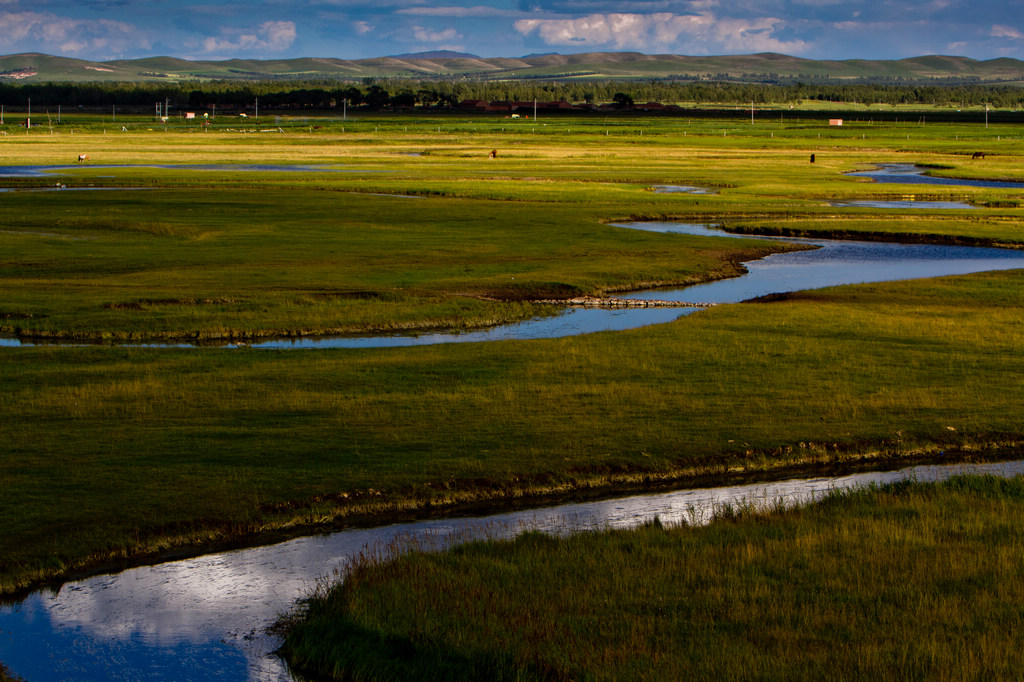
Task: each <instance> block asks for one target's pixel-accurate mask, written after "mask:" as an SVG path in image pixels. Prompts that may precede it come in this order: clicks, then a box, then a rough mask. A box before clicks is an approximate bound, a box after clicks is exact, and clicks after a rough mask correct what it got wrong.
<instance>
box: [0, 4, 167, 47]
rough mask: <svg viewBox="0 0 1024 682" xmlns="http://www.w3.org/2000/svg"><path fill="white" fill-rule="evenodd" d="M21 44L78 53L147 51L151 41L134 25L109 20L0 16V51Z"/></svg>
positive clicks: (18, 14) (46, 15) (35, 14)
mask: <svg viewBox="0 0 1024 682" xmlns="http://www.w3.org/2000/svg"><path fill="white" fill-rule="evenodd" d="M21 41H28V42H31V44H32V45H31V48H30V49H32V50H33V51H46V52H59V53H61V54H77V53H80V52H84V51H86V50H103V49H109V50H110V51H111V52H119V51H123V50H125V49H129V48H130V49H148V48H149V41H148V40H147V39H146V37H145V36H144V34H143V33H142V32H140V31H139V29H138V28H136V27H135V26H133V25H131V24H128V23H125V22H122V21H110V20H109V19H100V20H95V19H72V18H69V17H61V16H58V15H56V14H53V13H51V12H5V13H0V48H2V49H10V48H13V47H15V46H17V45H18V44H19V43H20V42H21Z"/></svg>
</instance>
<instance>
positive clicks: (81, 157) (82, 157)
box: [78, 154, 89, 163]
mask: <svg viewBox="0 0 1024 682" xmlns="http://www.w3.org/2000/svg"><path fill="white" fill-rule="evenodd" d="M88 160H89V155H88V154H79V155H78V163H85V162H86V161H88Z"/></svg>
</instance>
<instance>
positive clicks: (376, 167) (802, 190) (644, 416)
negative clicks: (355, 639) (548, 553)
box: [0, 118, 1024, 592]
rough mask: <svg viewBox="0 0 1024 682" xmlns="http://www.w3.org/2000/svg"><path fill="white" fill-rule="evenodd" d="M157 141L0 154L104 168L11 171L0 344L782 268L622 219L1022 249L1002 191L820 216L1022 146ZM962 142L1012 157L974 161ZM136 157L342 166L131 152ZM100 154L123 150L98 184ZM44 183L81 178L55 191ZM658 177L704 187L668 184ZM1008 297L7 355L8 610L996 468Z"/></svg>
mask: <svg viewBox="0 0 1024 682" xmlns="http://www.w3.org/2000/svg"><path fill="white" fill-rule="evenodd" d="M93 125H94V126H95V125H97V124H95V123H94V124H93ZM143 125H146V124H144V123H139V124H138V125H134V124H131V123H129V126H128V127H129V131H128V132H124V133H122V132H116V131H109V132H108V133H104V132H103V131H102V130H100V129H96V128H91V129H86V130H79V131H77V132H75V133H74V134H73V135H72V134H70V133H68V132H66V131H64V130H63V129H62V130H61V131H57V132H56V133H55V134H52V135H38V134H37V131H35V130H32V131H31V132H30V133H28V134H25V135H22V136H13V135H11V136H8V137H7V138H5V139H4V142H3V144H2V145H0V165H4V164H16V163H64V164H67V163H68V162H69V160H70V159H71V158H74V157H73V156H72V153H74V155H77V153H80V152H89V153H90V155H91V156H92V163H93V164H95V166H82V167H75V168H71V169H68V170H64V171H61V172H60V173H59V174H58V175H55V176H46V177H29V178H11V179H9V180H8V179H4V180H2V181H0V184H2V185H4V186H5V188H12V189H21V190H25V189H29V188H35V189H36V190H38V191H10V192H3V193H0V254H2V255H0V266H2V267H0V332H2V333H4V334H7V335H18V336H22V337H24V338H37V339H38V338H57V339H73V340H89V341H104V340H105V341H111V340H123V339H131V340H154V339H198V340H203V339H227V338H231V339H239V338H241V339H249V338H260V337H264V336H269V335H291V336H300V335H315V334H322V333H355V332H361V333H362V332H368V331H369V332H375V331H393V330H428V329H436V328H440V327H443V328H449V329H452V328H454V329H465V328H470V327H476V326H482V325H488V324H494V323H498V322H505V321H510V320H518V319H524V318H526V317H530V316H532V315H536V314H544V313H545V312H546V311H548V310H549V309H548V308H542V307H541V306H539V305H537V304H535V303H533V300H534V299H536V298H538V297H545V298H547V297H552V296H554V297H559V296H568V295H575V294H580V293H587V294H603V293H607V292H612V291H619V290H624V289H632V288H637V287H644V286H651V285H654V284H662V283H663V284H668V283H674V284H677V283H685V282H694V281H702V280H706V279H709V278H714V277H721V276H724V275H726V274H730V273H734V272H736V271H737V261H739V260H741V259H744V258H749V257H752V256H756V255H760V254H763V253H765V252H766V250H769V249H777V248H782V247H779V246H772V245H767V244H765V243H764V242H753V241H749V240H746V241H743V240H731V239H719V238H698V237H684V236H680V235H665V234H654V233H644V232H639V231H635V230H625V229H620V228H616V227H613V226H611V225H609V224H608V223H609V222H613V221H616V220H621V219H628V218H630V217H637V218H653V217H657V218H678V219H686V220H693V221H700V222H717V223H725V224H726V225H729V226H731V227H736V228H738V229H748V230H752V231H762V232H764V231H768V232H770V231H773V230H775V231H780V232H781V231H790V232H799V233H804V232H816V233H822V232H825V233H828V232H830V231H842V232H844V233H849V234H864V233H870V234H872V235H889V236H895V235H911V236H913V237H914V238H917V239H921V240H929V241H934V240H937V241H965V240H974V241H977V242H981V243H1003V244H1008V245H1012V246H1019V245H1020V244H1021V243H1022V242H1024V239H1022V237H1021V234H1020V229H1019V225H1020V221H1021V217H1022V214H1021V211H1022V209H1021V208H1019V207H1018V206H1017V204H1016V203H1015V202H1017V201H1018V200H1019V198H1020V192H1019V190H991V189H969V188H929V189H927V190H926V191H927V192H928V193H929V195H933V194H938V195H940V196H942V197H947V198H949V197H953V196H956V197H958V198H963V197H964V196H966V197H967V198H969V199H971V200H973V201H975V202H976V203H977V204H978V205H983V206H985V208H983V209H978V210H963V211H923V210H912V211H908V212H905V213H899V214H898V215H889V214H886V213H885V212H883V211H878V210H870V209H842V210H841V209H836V208H833V207H831V206H829V205H828V204H827V202H826V200H827V199H832V198H842V199H856V198H877V197H878V196H879V195H880V194H884V193H891V192H893V191H894V190H892V189H891V188H889V189H880V188H879V187H878V186H876V185H872V184H870V183H865V182H862V181H859V180H856V179H852V178H850V177H848V176H845V175H844V174H843V172H844V171H848V170H851V169H854V168H859V167H863V166H865V165H868V164H870V163H874V162H888V161H903V162H918V163H929V164H931V165H933V166H942V167H943V168H944V171H943V172H945V173H948V174H954V175H957V174H958V175H961V176H973V175H981V174H986V175H987V176H989V177H1014V174H1015V173H1018V170H1017V167H1018V165H1019V164H1018V163H1017V159H1019V156H1020V154H1021V152H1022V151H1024V147H1022V143H1021V141H1020V140H1019V139H1017V138H1016V137H1014V136H1015V135H1017V133H1018V132H1019V131H1016V130H1014V129H1009V128H1006V129H999V130H998V131H997V130H994V129H993V130H989V129H985V128H980V127H978V126H975V127H970V126H952V127H951V126H928V127H926V128H925V127H916V128H906V127H904V126H888V127H883V126H881V125H874V124H872V125H867V124H865V125H863V126H862V127H861V128H857V127H856V126H853V125H851V126H849V127H844V128H843V129H840V130H832V129H829V128H822V127H820V126H819V127H813V126H809V125H806V124H799V125H795V126H793V125H788V124H783V123H781V122H780V123H779V124H777V125H776V124H774V123H772V124H769V123H760V122H759V124H758V125H756V126H747V127H745V128H740V127H738V126H737V123H736V122H735V121H733V122H731V123H730V124H729V125H730V126H733V127H731V128H727V129H723V128H722V126H723V125H724V123H723V122H720V121H719V122H716V121H704V120H702V121H699V122H692V121H685V120H661V119H657V120H655V119H652V120H649V121H648V120H645V119H639V118H638V119H630V120H628V121H622V120H614V121H596V120H593V119H587V120H576V121H574V120H572V119H560V120H559V121H557V123H556V122H551V123H535V124H534V125H532V126H531V127H529V128H527V127H525V126H523V125H521V124H519V123H513V122H511V121H506V120H500V119H499V120H483V119H455V118H445V119H443V120H433V119H431V120H416V119H404V120H403V119H401V118H387V119H381V120H364V121H357V122H339V121H332V122H329V123H325V124H324V125H322V126H321V127H320V128H315V127H314V126H311V125H310V126H307V125H299V124H298V123H288V122H285V121H282V128H281V129H282V130H283V131H284V132H276V131H274V132H269V133H266V134H256V133H251V134H250V133H247V132H246V133H243V132H239V131H234V132H231V131H228V130H220V131H218V130H213V131H211V132H209V133H203V132H200V131H199V130H196V131H189V130H173V129H172V130H168V131H166V132H165V131H163V130H160V129H156V130H152V131H150V130H148V129H145V128H141V126H143ZM723 130H724V133H723ZM818 135H823V136H824V137H818ZM980 143H984V144H985V145H986V149H989V148H992V149H997V151H998V153H996V152H992V155H991V156H990V157H989V158H988V159H986V161H985V165H984V166H982V165H980V164H977V163H975V164H973V165H972V162H971V160H970V156H969V154H970V151H972V150H973V149H975V148H977V147H978V146H979V144H980ZM495 148H496V149H499V150H500V151H499V155H498V158H497V159H493V160H492V159H488V158H487V153H488V152H489V151H490V150H491V149H495ZM811 151H816V152H817V154H818V158H817V161H816V162H815V164H813V165H812V164H810V163H809V162H808V157H807V154H808V153H809V152H811ZM155 162H160V163H170V164H175V163H176V164H183V163H192V164H196V163H210V164H217V163H236V164H245V163H257V162H261V163H302V164H327V165H329V166H330V168H328V169H312V170H308V169H307V170H304V171H289V172H284V171H279V170H268V169H264V170H259V171H242V170H238V169H230V168H227V169H225V168H211V169H196V168H169V169H165V168H153V167H149V166H146V165H145V164H147V163H155ZM107 163H109V164H119V163H131V164H136V165H135V166H133V167H132V168H130V169H117V170H112V169H109V168H102V167H96V166H98V165H99V164H107ZM55 178H56V180H55ZM58 180H59V182H61V183H63V184H66V185H67V190H61V191H50V190H51V189H53V188H54V185H55V183H56V182H57V181H58ZM659 184H679V185H697V186H701V187H704V188H708V189H709V190H711V192H712V193H709V194H675V195H668V194H657V193H655V192H653V191H652V187H653V186H654V185H659ZM90 186H92V189H84V188H88V187H90ZM97 188H102V189H97ZM127 188H136V189H127ZM44 190H45V191H44ZM899 191H900V192H904V191H905V192H907V193H914V192H921V191H924V190H922V189H921V188H919V187H916V186H907V188H906V189H903V188H901V189H900V190H899ZM380 195H389V196H380ZM396 195H398V196H396ZM1021 277H1022V275H1021V273H1020V272H1004V273H998V274H988V275H975V276H969V277H958V278H946V279H941V280H934V281H922V282H904V283H896V284H879V285H864V286H858V287H846V288H839V289H833V290H825V291H817V292H812V293H807V294H799V295H792V296H789V297H787V298H786V299H785V300H783V301H776V302H773V303H757V304H755V303H751V304H741V305H737V306H728V307H722V308H719V309H715V310H708V311H704V312H701V313H698V314H696V315H693V316H690V317H688V318H685V319H682V320H679V321H678V322H675V323H672V324H668V325H662V326H658V327H650V328H646V329H638V330H634V331H629V332H619V333H607V334H594V335H589V336H585V337H576V338H567V339H558V340H540V341H531V342H501V343H495V344H488V345H476V344H474V345H455V346H443V347H441V346H439V347H423V348H408V349H373V350H340V349H339V350H334V351H325V352H310V353H305V352H300V353H292V352H283V351H282V352H279V351H268V352H255V351H253V350H252V349H237V350H233V351H226V350H221V349H199V350H182V349H146V348H118V347H109V346H107V347H105V346H102V345H95V346H83V347H68V346H53V347H45V346H41V347H35V348H19V349H2V350H3V352H2V353H0V368H2V369H0V410H2V412H3V414H4V419H3V420H2V421H0V443H2V444H3V446H2V447H3V457H2V458H0V479H2V481H3V486H4V490H5V494H4V495H3V497H2V499H0V526H2V527H3V528H4V529H5V533H4V534H3V535H2V536H0V591H4V592H9V591H12V590H15V589H18V588H21V587H24V586H26V585H28V584H31V583H33V582H37V581H40V580H44V579H48V578H54V577H60V576H65V575H68V574H69V573H71V572H74V571H78V570H90V569H92V568H95V567H96V566H98V565H110V562H114V563H116V562H119V561H123V560H129V561H135V560H140V559H143V558H146V557H154V556H158V555H160V553H161V552H164V551H167V550H169V549H182V548H193V547H196V546H200V545H203V543H208V542H215V541H224V540H231V539H237V538H240V537H245V538H250V539H251V538H257V539H258V538H261V537H263V538H265V537H268V535H260V534H261V533H269V532H271V531H281V530H283V531H286V532H287V531H289V530H291V531H294V532H297V531H298V530H299V529H301V530H309V529H310V528H317V527H325V526H326V525H329V524H333V523H337V522H345V521H346V520H351V519H353V518H357V517H358V518H361V519H364V520H365V519H366V518H372V517H375V516H376V517H377V518H381V517H382V516H381V515H384V514H393V513H396V512H404V511H408V510H413V511H417V512H422V511H423V510H425V509H428V508H430V509H435V510H436V509H439V508H443V509H450V508H452V506H453V505H456V504H461V503H473V504H500V503H502V502H504V501H508V500H513V499H517V498H529V499H539V498H543V497H545V496H551V495H557V494H563V493H565V492H566V491H571V490H574V489H581V488H605V487H616V486H629V485H645V484H651V483H656V482H659V481H665V482H680V483H686V482H693V481H695V480H701V479H702V478H703V477H708V476H716V477H720V476H726V475H730V474H735V473H738V472H741V471H755V472H756V471H768V470H772V471H779V470H784V469H796V468H799V467H804V466H808V465H810V464H821V463H837V462H838V463H843V462H849V461H852V460H858V459H861V458H903V457H913V456H920V455H929V454H934V453H937V452H939V451H961V452H966V453H969V454H970V453H979V452H980V453H985V454H986V455H987V456H998V455H999V454H1000V453H1002V452H1005V451H1006V449H1007V448H1012V447H1014V446H1017V445H1019V444H1020V443H1021V442H1022V441H1024V429H1022V427H1021V423H1020V419H1019V406H1020V404H1022V401H1024V395H1022V388H1021V386H1020V382H1019V381H1017V380H1016V378H1017V377H1019V376H1020V374H1021V370H1022V369H1024V366H1022V362H1024V360H1022V358H1024V352H1021V351H1022V338H1024V337H1022V332H1021V327H1020V319H1021V303H1020V296H1019V291H1020V287H1021Z"/></svg>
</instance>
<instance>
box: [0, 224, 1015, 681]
mask: <svg viewBox="0 0 1024 682" xmlns="http://www.w3.org/2000/svg"><path fill="white" fill-rule="evenodd" d="M623 227H630V228H636V229H645V230H656V231H661V232H679V233H686V234H700V235H709V234H711V235H719V236H728V235H726V234H725V233H723V232H721V231H718V230H715V229H714V228H713V227H709V226H703V225H680V224H673V223H645V224H642V225H639V224H634V225H624V226H623ZM772 239H774V240H778V239H777V238H772ZM796 241H799V242H800V243H804V244H808V245H811V246H815V247H818V248H815V249H813V250H808V251H798V252H792V253H782V254H775V255H772V256H769V257H767V258H765V259H762V260H759V261H754V262H751V263H747V264H746V267H747V269H748V274H747V275H745V276H743V277H739V278H735V279H730V280H723V281H719V282H713V283H709V284H705V285H700V286H696V287H689V288H686V289H680V290H674V291H664V290H659V291H652V292H639V293H636V294H633V295H632V297H634V298H655V299H661V300H676V301H685V302H690V303H734V302H738V301H743V300H748V299H751V298H754V297H757V296H762V295H765V294H769V293H781V292H789V291H796V290H801V289H812V288H819V287H823V286H833V285H837V284H851V283H858V282H876V281H885V280H894V279H908V278H916V277H934V276H938V275H952V274H964V273H970V272H979V271H985V270H1000V269H1011V268H1024V252H1019V251H1007V250H1001V249H979V248H971V247H949V246H934V245H902V244H887V243H877V242H845V241H843V242H837V241H830V240H817V239H813V240H796ZM695 310H698V308H675V309H672V308H669V309H662V308H655V309H638V310H634V309H627V310H580V309H569V310H567V311H566V312H565V313H564V314H562V315H560V316H557V317H555V318H545V319H541V320H532V321H529V322H524V323H522V324H519V325H509V326H508V327H503V328H496V329H493V330H486V331H482V332H472V333H466V334H451V335H445V334H424V335H420V336H416V337H376V338H362V339H322V340H298V341H276V342H267V343H264V344H258V346H260V347H268V348H282V347H284V348H335V347H359V346H391V345H417V344H424V343H446V342H467V341H487V340H496V339H504V338H546V337H554V336H565V335H571V334H583V333H588V332H594V331H602V330H612V329H626V328H632V327H637V326H642V325H647V324H655V323H659V322H668V321H671V320H674V319H676V318H678V317H679V316H680V315H684V314H688V313H690V312H694V311H695ZM6 345H18V344H17V342H12V341H11V340H8V341H7V343H6ZM965 471H970V472H984V473H995V474H998V475H1005V476H1013V475H1019V474H1022V473H1024V462H1006V463H999V464H990V465H971V466H966V465H946V466H923V467H914V468H910V469H906V470H902V471H890V472H870V473H859V474H853V475H848V476H839V477H822V478H810V479H802V480H787V481H780V482H771V483H758V484H749V485H738V486H728V487H721V488H709V489H695V490H683V491H675V492H669V493H659V494H649V495H635V496H630V497H625V498H619V499H612V500H603V501H596V502H585V503H577V504H567V505H561V506H555V507H549V508H543V509H536V510H530V511H524V512H516V513H510V514H500V515H495V516H490V517H479V518H464V519H443V520H431V521H423V522H417V523H411V524H399V525H391V526H386V527H379V528H371V529H353V530H346V531H341V532H337V533H332V534H326V535H318V536H312V537H305V538H298V539H294V540H290V541H287V542H282V543H279V544H275V545H270V546H264V547H258V548H253V549H245V550H237V551H231V552H222V553H216V554H208V555H204V556H200V557H195V558H191V559H186V560H181V561H172V562H166V563H162V564H158V565H155V566H146V567H140V568H134V569H131V570H127V571H123V572H120V573H116V574H108V575H99V576H95V577H92V578H88V579H85V580H78V581H72V582H68V583H66V584H64V585H62V586H61V587H60V588H59V589H56V590H52V591H51V590H43V591H39V592H35V593H33V594H31V595H29V596H28V597H26V598H25V599H24V600H22V601H20V602H18V603H14V604H9V605H4V606H0V661H3V663H4V664H5V665H7V666H8V667H9V668H10V670H11V672H13V673H14V674H16V675H19V676H21V677H23V678H24V679H25V680H27V681H28V682H36V681H42V680H56V679H66V680H176V681H183V680H252V681H260V682H279V681H282V680H290V679H292V678H291V675H290V674H289V672H288V670H287V668H286V666H285V665H284V663H283V662H282V661H281V660H280V659H278V658H277V657H276V656H274V655H273V653H272V652H273V650H274V649H275V648H276V647H277V646H278V644H279V642H278V640H277V639H276V638H275V637H274V636H273V635H270V634H268V633H267V632H265V629H266V627H267V626H268V625H270V624H271V623H272V622H273V621H274V620H276V618H277V617H278V616H279V615H280V614H282V613H285V612H287V611H288V610H290V609H291V608H292V606H293V604H294V602H295V600H296V599H298V598H300V597H301V596H302V595H303V594H304V593H306V592H307V591H309V590H310V589H311V588H312V587H313V586H314V585H315V584H316V581H317V580H318V579H319V578H321V577H322V576H328V575H330V574H332V572H333V571H335V570H337V569H339V568H340V567H342V566H343V565H344V564H345V562H346V561H347V560H348V559H349V558H350V557H352V556H354V555H355V554H357V553H358V552H360V551H361V550H363V549H364V548H365V547H367V546H371V547H372V546H379V547H387V546H389V545H390V544H391V543H394V542H407V541H410V539H416V540H417V541H419V542H422V543H426V544H427V545H435V546H439V547H440V546H445V545H446V544H449V543H451V542H457V541H462V540H465V539H468V538H473V537H508V536H510V535H514V534H516V533H518V532H521V531H522V530H524V529H527V528H535V529H540V530H544V531H546V532H551V533H565V532H572V531H577V530H581V529H588V528H600V527H631V526H635V525H637V524H639V523H642V522H644V521H646V520H649V519H652V518H653V517H655V516H657V517H659V518H660V519H661V520H662V521H665V522H684V521H685V522H687V523H703V522H706V521H707V520H709V519H710V518H711V516H712V515H713V513H714V510H715V509H716V507H717V506H718V505H721V504H723V503H729V502H736V501H748V502H749V501H753V502H766V503H775V502H776V501H779V500H784V501H785V502H786V503H787V504H797V503H802V502H807V501H809V500H813V499H815V498H816V497H819V496H820V495H822V494H824V493H825V492H827V491H828V490H831V489H834V488H845V487H849V486H854V485H863V484H867V483H872V482H888V481H892V480H896V479H898V478H902V477H908V476H909V477H914V478H917V479H922V480H933V479H942V478H946V477H948V476H950V475H953V474H956V473H960V472H965Z"/></svg>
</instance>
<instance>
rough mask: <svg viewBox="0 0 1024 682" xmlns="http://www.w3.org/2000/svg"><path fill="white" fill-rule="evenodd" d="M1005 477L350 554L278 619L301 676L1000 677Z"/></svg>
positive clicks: (1023, 536) (1011, 621) (1014, 512)
mask: <svg viewBox="0 0 1024 682" xmlns="http://www.w3.org/2000/svg"><path fill="white" fill-rule="evenodd" d="M1021 513H1024V481H1022V480H1021V479H1020V478H1017V479H1013V480H1003V479H997V478H991V477H967V478H958V479H953V480H951V481H950V482H947V483H944V484H918V483H904V484H895V485H891V486H885V487H872V488H867V489H861V490H857V491H854V492H849V493H834V494H832V495H830V496H829V497H828V498H826V499H824V500H822V501H821V502H819V503H816V504H813V505H810V506H808V507H805V508H800V509H795V510H789V511H781V510H775V511H771V512H767V513H766V512H762V511H757V510H753V509H747V508H742V507H740V508H733V509H727V510H724V512H723V515H724V518H720V519H718V520H716V521H713V522H712V523H711V524H710V525H709V526H705V527H697V528H689V527H672V528H664V527H662V526H661V525H660V524H658V523H654V524H650V525H648V526H646V527H643V528H640V529H637V530H632V531H608V532H600V533H585V534H581V535H577V536H574V537H571V538H568V539H563V540H555V539H551V538H550V537H547V536H544V535H541V534H539V533H529V534H526V535H522V536H520V537H519V538H517V539H515V540H512V541H496V542H490V543H483V542H478V543H473V544H469V545H464V546H459V547H457V548H455V549H452V550H450V551H447V552H443V553H440V554H433V553H419V552H405V553H400V555H399V556H397V557H396V558H393V559H390V560H385V561H365V562H364V563H362V564H360V565H356V566H355V567H353V568H352V569H351V570H350V571H349V572H348V574H347V577H346V580H345V582H344V584H341V585H337V586H334V587H332V588H330V589H328V588H327V587H324V588H322V589H321V590H320V591H319V592H318V593H317V594H316V595H314V597H313V598H312V599H311V600H310V601H309V603H308V604H307V605H306V611H305V612H304V614H303V616H304V617H303V619H302V621H301V622H299V623H294V622H293V623H292V624H291V627H292V629H291V631H290V632H289V634H288V637H287V640H286V644H285V647H284V652H285V654H286V656H287V657H288V659H289V660H290V661H291V662H292V664H293V665H294V666H296V667H298V668H299V669H300V670H302V671H304V672H307V673H310V674H313V675H315V676H317V678H318V679H320V678H324V679H346V680H388V679H399V678H401V679H412V678H415V679H424V680H433V679H437V680H440V679H444V680H460V679H465V680H472V679H484V678H486V679H495V680H513V679H515V680H524V679H531V680H532V679H538V680H550V679H573V680H624V679H637V680H679V679H688V678H700V679H771V680H806V679H826V678H827V679H869V678H870V679H941V680H957V679H1014V678H1016V677H1017V673H1018V671H1019V669H1020V665H1021V663H1022V662H1024V661H1022V654H1021V650H1020V647H1019V642H1018V638H1017V634H1016V633H1017V632H1018V631H1019V628H1020V627H1021V626H1022V623H1021V613H1020V609H1019V608H1018V607H1017V605H1018V604H1019V603H1020V601H1021V599H1022V598H1024V593H1022V587H1021V580H1020V578H1021V575H1022V573H1024V560H1022V556H1024V555H1022V552H1021V550H1022V547H1024V527H1022V526H1021V525H1020V524H1019V523H1017V522H1016V519H1018V518H1019V516H1020V514H1021Z"/></svg>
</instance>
